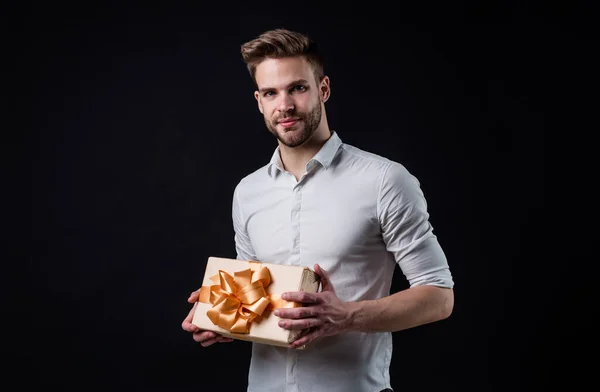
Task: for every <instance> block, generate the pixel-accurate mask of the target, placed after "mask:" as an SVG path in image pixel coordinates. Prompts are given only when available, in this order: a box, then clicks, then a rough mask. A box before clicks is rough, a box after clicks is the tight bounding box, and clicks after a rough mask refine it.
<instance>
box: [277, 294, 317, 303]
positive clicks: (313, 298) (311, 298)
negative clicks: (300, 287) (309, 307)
mask: <svg viewBox="0 0 600 392" xmlns="http://www.w3.org/2000/svg"><path fill="white" fill-rule="evenodd" d="M281 299H284V300H286V301H291V302H301V303H304V304H318V303H319V295H318V294H317V293H307V292H305V291H288V292H286V293H283V294H281Z"/></svg>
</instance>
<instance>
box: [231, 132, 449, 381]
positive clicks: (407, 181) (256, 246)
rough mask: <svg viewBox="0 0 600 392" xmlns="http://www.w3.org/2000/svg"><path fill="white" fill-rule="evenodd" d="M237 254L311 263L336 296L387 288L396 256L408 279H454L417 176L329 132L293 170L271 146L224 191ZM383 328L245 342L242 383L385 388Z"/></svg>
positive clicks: (438, 282)
mask: <svg viewBox="0 0 600 392" xmlns="http://www.w3.org/2000/svg"><path fill="white" fill-rule="evenodd" d="M232 217H233V225H234V230H235V245H236V250H237V258H238V259H243V260H257V261H261V262H266V263H277V264H286V265H301V266H307V267H309V268H311V269H313V267H314V264H316V263H318V264H319V265H321V266H322V267H323V268H324V269H325V270H326V271H327V272H328V273H329V276H330V279H331V281H332V283H333V285H334V287H335V290H336V292H337V295H338V297H339V298H340V299H341V300H342V301H361V300H373V299H377V298H382V297H384V296H387V295H389V294H390V287H391V283H392V276H393V273H394V269H395V267H396V265H398V266H399V267H400V269H401V270H402V273H403V274H404V276H405V277H406V278H407V279H408V282H409V283H410V286H411V287H412V286H418V285H435V286H440V287H447V288H451V287H453V286H454V282H453V280H452V275H451V273H450V270H449V266H448V262H447V260H446V257H445V254H444V252H443V250H442V248H441V246H440V244H439V243H438V241H437V238H436V236H435V235H434V234H433V228H432V226H431V224H430V222H429V214H428V212H427V203H426V200H425V198H424V195H423V192H422V190H421V188H420V184H419V182H418V180H417V179H416V178H415V177H414V176H413V175H411V174H410V173H409V172H408V171H407V169H406V168H405V167H404V166H402V165H401V164H399V163H397V162H394V161H391V160H389V159H387V158H384V157H381V156H379V155H376V154H373V153H369V152H366V151H363V150H361V149H358V148H356V147H353V146H351V145H348V144H345V143H343V142H342V141H341V139H340V137H339V136H338V134H337V133H336V132H333V133H332V136H331V137H330V138H329V140H328V141H327V142H326V143H325V144H324V145H323V147H322V148H321V149H320V151H319V152H318V153H317V154H316V155H315V156H314V158H313V159H311V160H310V161H309V162H308V163H307V165H306V173H305V174H304V175H303V176H302V177H301V178H300V180H298V181H296V178H295V177H294V176H293V175H292V174H291V173H289V172H286V171H285V170H284V169H283V164H282V162H281V158H280V155H279V149H278V148H277V149H276V150H275V152H274V154H273V157H272V159H271V161H270V162H269V164H267V165H265V166H263V167H261V168H260V169H258V170H256V171H255V172H253V173H251V174H249V175H247V176H246V177H245V178H243V179H242V180H241V181H240V182H239V183H238V185H237V186H236V188H235V191H234V195H233V205H232ZM391 357H392V334H391V333H389V332H385V333H363V332H348V333H345V334H340V335H336V336H332V337H325V338H321V339H319V340H317V341H315V342H312V343H310V344H309V345H308V346H307V347H306V349H305V350H292V349H287V348H282V347H275V346H269V345H264V344H257V343H252V358H251V361H250V369H249V377H248V382H249V384H248V391H250V392H271V391H272V392H284V391H286V392H292V391H293V392H305V391H307V392H308V391H311V392H315V391H323V392H325V391H326V392H335V391H340V392H353V391H356V392H379V391H381V390H382V389H385V388H391V386H390V376H389V366H390V361H391Z"/></svg>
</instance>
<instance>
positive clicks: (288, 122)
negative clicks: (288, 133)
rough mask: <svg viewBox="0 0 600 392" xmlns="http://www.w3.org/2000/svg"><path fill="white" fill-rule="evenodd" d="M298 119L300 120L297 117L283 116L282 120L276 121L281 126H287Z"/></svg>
mask: <svg viewBox="0 0 600 392" xmlns="http://www.w3.org/2000/svg"><path fill="white" fill-rule="evenodd" d="M298 121H300V119H299V118H284V119H283V120H279V121H278V123H279V124H281V126H282V127H284V128H288V127H291V126H292V125H294V124H296V123H297V122H298Z"/></svg>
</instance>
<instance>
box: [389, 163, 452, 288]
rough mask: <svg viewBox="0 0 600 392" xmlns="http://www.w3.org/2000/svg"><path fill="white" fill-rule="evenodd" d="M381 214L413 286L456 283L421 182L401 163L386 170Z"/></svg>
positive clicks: (395, 250) (398, 257)
mask: <svg viewBox="0 0 600 392" xmlns="http://www.w3.org/2000/svg"><path fill="white" fill-rule="evenodd" d="M378 216H379V221H380V224H381V229H382V235H383V240H384V242H385V244H386V248H387V250H388V251H389V252H391V253H392V254H393V255H394V258H395V260H396V263H397V264H398V265H399V267H400V269H401V270H402V273H403V274H404V276H405V277H406V278H407V280H408V282H409V284H410V286H411V287H413V286H420V285H434V286H440V287H447V288H452V287H453V286H454V282H453V279H452V275H451V273H450V268H449V266H448V261H447V259H446V255H445V254H444V251H443V250H442V247H441V246H440V244H439V242H438V240H437V237H436V236H435V234H434V233H433V227H432V226H431V224H430V222H429V213H428V211H427V202H426V200H425V197H424V194H423V192H422V190H421V187H420V183H419V181H418V180H417V178H415V177H414V176H413V175H412V174H411V173H409V172H408V170H407V169H406V168H405V167H404V166H403V165H401V164H399V163H397V162H391V164H390V165H389V166H388V167H387V168H386V170H385V171H384V172H383V175H382V178H381V184H380V190H379V199H378Z"/></svg>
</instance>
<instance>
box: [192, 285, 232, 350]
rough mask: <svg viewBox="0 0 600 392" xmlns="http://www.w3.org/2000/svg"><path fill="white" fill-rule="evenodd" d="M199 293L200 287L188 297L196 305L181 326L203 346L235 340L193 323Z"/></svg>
mask: <svg viewBox="0 0 600 392" xmlns="http://www.w3.org/2000/svg"><path fill="white" fill-rule="evenodd" d="M199 294H200V290H199V289H198V290H196V291H194V292H192V294H190V297H189V298H188V302H189V303H191V304H192V303H193V304H194V306H192V309H191V310H190V313H189V314H188V315H187V317H186V318H185V320H183V322H182V323H181V328H183V330H184V331H187V332H191V333H192V338H193V339H194V341H196V342H198V343H200V344H201V345H202V347H208V346H210V345H211V344H214V343H217V342H220V343H228V342H233V339H232V338H227V337H225V336H223V335H219V334H218V333H216V332H212V331H203V330H201V329H200V328H198V327H197V326H195V325H194V324H192V319H193V318H194V311H195V310H196V305H197V304H198V302H197V301H198V295H199Z"/></svg>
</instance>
